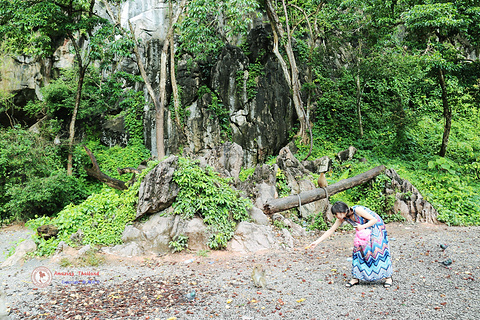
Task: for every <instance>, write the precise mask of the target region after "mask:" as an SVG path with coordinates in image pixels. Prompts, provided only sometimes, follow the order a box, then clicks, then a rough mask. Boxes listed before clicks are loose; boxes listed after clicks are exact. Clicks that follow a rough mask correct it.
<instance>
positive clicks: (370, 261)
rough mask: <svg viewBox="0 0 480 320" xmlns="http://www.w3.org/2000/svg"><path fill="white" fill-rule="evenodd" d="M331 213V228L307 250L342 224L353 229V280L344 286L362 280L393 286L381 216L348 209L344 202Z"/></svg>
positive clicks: (390, 262) (370, 211)
mask: <svg viewBox="0 0 480 320" xmlns="http://www.w3.org/2000/svg"><path fill="white" fill-rule="evenodd" d="M332 213H333V214H334V215H335V216H336V217H337V220H336V221H335V223H334V224H333V226H332V227H331V228H330V229H328V230H327V231H326V232H325V233H324V234H323V235H322V236H321V237H320V238H318V239H317V240H316V241H314V242H312V243H311V244H310V245H309V246H308V247H307V248H312V249H314V248H315V247H316V246H317V245H318V244H319V243H320V242H322V241H323V240H325V239H327V238H328V237H330V236H331V235H332V234H333V233H334V232H335V230H337V228H338V227H340V226H341V225H342V223H343V222H347V223H349V224H351V225H352V226H353V227H354V228H355V229H356V234H355V240H354V247H353V256H352V279H351V280H350V281H349V282H348V283H347V284H346V286H347V287H352V286H354V285H356V284H358V283H359V282H360V280H363V281H377V280H382V279H385V282H384V284H383V286H384V287H385V288H389V287H391V286H392V273H393V271H392V260H391V257H390V250H389V248H388V236H387V229H386V228H385V224H384V223H383V220H382V218H380V216H379V215H378V214H377V213H375V212H373V211H372V210H370V209H369V208H367V207H364V206H358V205H357V206H353V207H351V208H350V207H348V205H347V204H346V203H345V202H342V201H337V202H335V203H334V204H333V207H332Z"/></svg>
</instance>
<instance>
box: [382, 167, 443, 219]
mask: <svg viewBox="0 0 480 320" xmlns="http://www.w3.org/2000/svg"><path fill="white" fill-rule="evenodd" d="M385 174H386V175H387V176H388V177H389V178H390V179H391V182H390V184H389V185H388V186H387V192H386V193H387V195H392V194H393V195H394V196H395V203H394V205H393V209H392V211H393V213H400V214H401V215H402V216H403V217H404V218H405V219H406V220H407V221H409V222H427V223H439V221H438V220H437V216H438V212H437V210H435V208H434V207H433V206H432V205H431V204H430V203H429V202H428V201H426V200H425V199H424V198H423V196H422V194H421V193H420V192H419V191H418V189H417V188H415V187H414V186H413V185H412V184H411V183H410V182H409V181H408V180H406V179H402V178H401V177H400V176H399V175H398V173H397V172H396V171H395V170H394V169H387V170H385Z"/></svg>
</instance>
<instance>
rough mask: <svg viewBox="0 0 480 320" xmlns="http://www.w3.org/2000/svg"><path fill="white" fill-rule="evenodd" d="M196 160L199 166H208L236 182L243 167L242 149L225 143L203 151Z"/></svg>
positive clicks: (230, 143)
mask: <svg viewBox="0 0 480 320" xmlns="http://www.w3.org/2000/svg"><path fill="white" fill-rule="evenodd" d="M198 159H199V160H200V164H201V165H209V166H210V167H212V168H213V169H214V170H215V171H216V172H218V173H220V174H221V175H222V176H223V177H227V178H230V177H231V178H234V180H235V181H238V176H239V174H240V171H241V170H242V165H243V149H242V147H241V146H239V145H238V144H236V143H232V142H226V143H224V144H222V145H220V146H217V147H215V148H213V149H209V150H205V151H204V152H203V154H201V155H200V157H199V158H198Z"/></svg>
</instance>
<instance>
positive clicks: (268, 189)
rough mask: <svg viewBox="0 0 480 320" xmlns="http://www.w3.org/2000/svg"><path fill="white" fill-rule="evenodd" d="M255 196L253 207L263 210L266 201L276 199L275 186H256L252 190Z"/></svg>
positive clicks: (262, 184) (261, 184)
mask: <svg viewBox="0 0 480 320" xmlns="http://www.w3.org/2000/svg"><path fill="white" fill-rule="evenodd" d="M254 194H255V197H256V199H255V207H257V208H259V209H260V210H263V206H264V205H265V203H266V202H267V200H269V199H271V198H276V196H277V190H276V188H275V186H271V185H268V184H266V183H264V182H262V183H260V184H257V185H256V186H255V189H254Z"/></svg>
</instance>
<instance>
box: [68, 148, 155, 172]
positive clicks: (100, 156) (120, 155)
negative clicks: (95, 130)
mask: <svg viewBox="0 0 480 320" xmlns="http://www.w3.org/2000/svg"><path fill="white" fill-rule="evenodd" d="M86 147H87V148H88V149H89V150H90V151H92V153H93V154H94V155H95V158H96V159H97V162H98V165H99V166H100V170H101V171H102V172H103V173H105V174H106V175H108V176H110V177H112V178H115V179H119V180H123V181H127V180H130V178H131V176H129V175H126V176H125V175H120V174H119V173H118V171H117V168H126V167H134V168H137V167H138V166H139V165H140V164H141V163H142V161H145V160H146V159H148V158H149V157H150V152H149V150H147V148H146V147H145V146H144V145H143V144H139V143H134V144H129V145H127V146H126V147H124V148H122V147H120V146H114V147H111V148H108V147H105V146H103V145H101V144H100V143H99V142H98V141H89V142H88V143H87V144H86ZM74 157H75V160H76V164H77V165H78V166H80V167H91V166H92V163H91V160H90V158H89V157H88V155H87V153H86V152H85V149H84V148H83V147H82V146H77V148H76V149H75V152H74ZM79 171H80V169H79Z"/></svg>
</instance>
